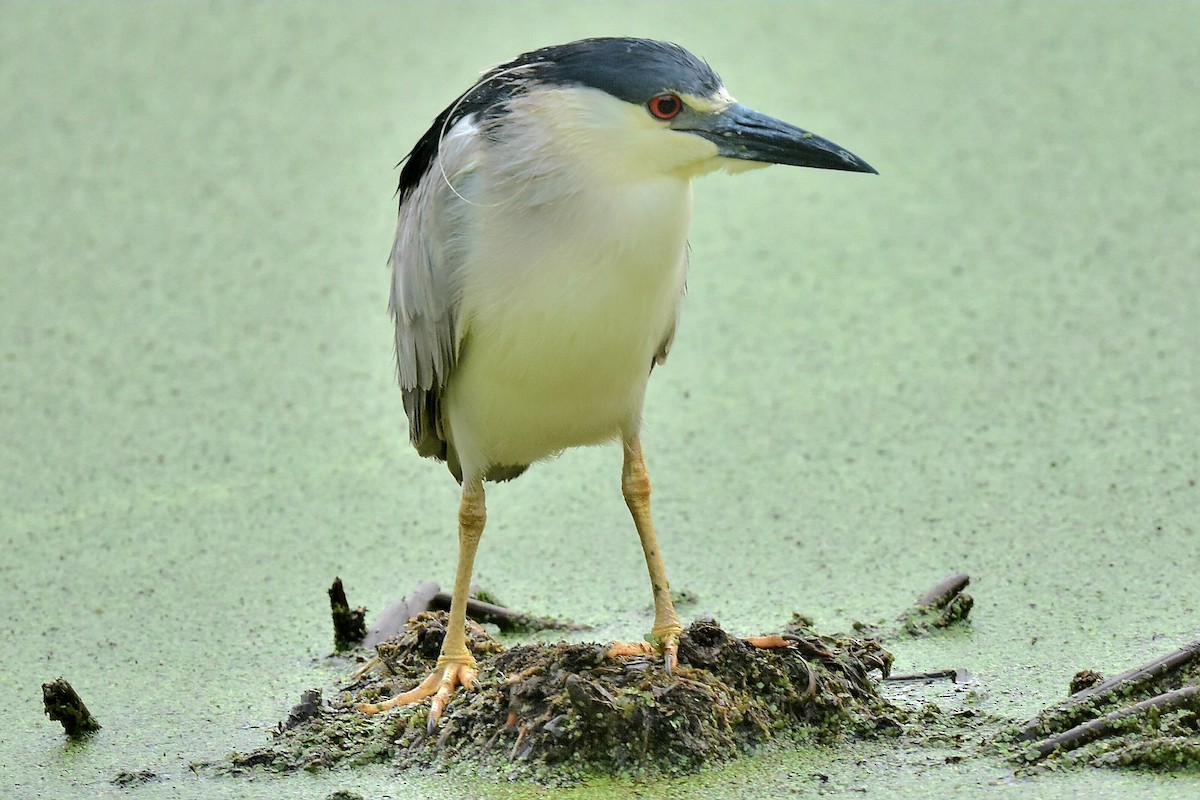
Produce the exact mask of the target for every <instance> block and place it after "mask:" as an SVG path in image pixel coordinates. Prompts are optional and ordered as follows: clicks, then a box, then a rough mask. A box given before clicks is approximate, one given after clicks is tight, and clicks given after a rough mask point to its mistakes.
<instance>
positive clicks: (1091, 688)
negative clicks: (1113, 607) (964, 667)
mask: <svg viewBox="0 0 1200 800" xmlns="http://www.w3.org/2000/svg"><path fill="white" fill-rule="evenodd" d="M1099 677H1100V676H1099V675H1097V674H1095V673H1092V672H1090V671H1085V672H1081V673H1077V674H1076V676H1075V678H1074V679H1073V680H1072V684H1071V686H1072V689H1077V691H1075V692H1074V693H1073V694H1072V695H1071V696H1070V697H1068V698H1067V699H1066V700H1065V701H1063V702H1062V703H1058V704H1056V705H1053V706H1050V707H1049V708H1046V709H1045V710H1043V711H1042V712H1041V713H1039V714H1038V715H1037V716H1035V717H1034V718H1033V719H1031V720H1028V721H1027V722H1025V723H1024V724H1022V725H1019V726H1014V727H1011V728H1009V729H1008V730H1005V731H1003V732H1002V733H1000V734H999V735H998V736H997V737H996V744H997V745H998V746H999V747H1000V748H1001V749H1002V751H1004V752H1005V753H1007V754H1008V755H1009V756H1010V757H1011V758H1012V759H1013V760H1014V761H1015V762H1016V763H1017V764H1019V765H1020V768H1021V770H1022V771H1037V770H1040V769H1046V768H1050V767H1057V766H1061V765H1082V764H1088V765H1094V766H1104V767H1132V768H1141V769H1152V770H1160V771H1161V770H1171V771H1188V772H1196V773H1200V641H1197V642H1193V643H1192V644H1190V645H1187V646H1186V647H1182V648H1180V649H1179V650H1176V651H1175V652H1173V653H1168V654H1167V655H1165V656H1162V657H1161V658H1157V659H1155V660H1153V661H1151V662H1149V663H1147V664H1143V665H1142V666H1140V667H1135V668H1133V669H1131V670H1128V671H1126V672H1123V673H1121V674H1120V675H1117V676H1116V677H1113V678H1110V679H1108V680H1099ZM1080 687H1082V688H1080Z"/></svg>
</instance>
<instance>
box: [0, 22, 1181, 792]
mask: <svg viewBox="0 0 1200 800" xmlns="http://www.w3.org/2000/svg"><path fill="white" fill-rule="evenodd" d="M602 34H635V35H646V36H654V37H659V38H669V39H674V40H676V41H679V42H680V43H682V44H684V45H686V46H688V47H689V48H690V49H692V50H693V51H694V52H696V53H698V54H700V55H701V56H703V57H705V58H707V59H708V60H709V61H710V62H711V63H712V64H713V65H714V67H716V68H717V70H718V71H720V72H721V73H722V75H723V77H724V78H725V80H726V82H727V84H728V85H729V87H730V89H731V91H732V92H733V93H734V94H736V95H737V96H738V98H739V99H740V100H742V101H743V102H745V103H746V104H748V105H751V106H753V107H756V108H759V109H760V110H762V111H765V112H767V113H771V114H774V115H776V116H780V117H784V118H786V119H789V120H790V121H792V122H795V123H797V124H799V125H802V126H804V127H806V128H810V129H812V130H814V131H816V132H817V133H819V134H822V135H825V136H828V137H829V138H832V139H833V140H834V141H837V142H839V143H840V144H842V145H844V146H846V147H848V148H850V149H851V150H853V151H854V152H856V153H858V154H859V155H861V156H862V157H863V158H865V159H867V160H868V161H870V162H871V163H872V164H874V165H875V166H876V167H878V168H879V170H880V172H881V175H880V176H879V177H878V178H875V177H868V176H859V175H845V174H841V173H823V172H816V171H800V170H789V169H784V168H774V169H771V170H767V171H763V172H756V173H753V174H750V175H744V176H738V177H728V176H714V177H710V178H706V179H704V180H703V181H701V182H700V183H698V185H697V191H696V194H697V199H696V206H697V210H696V216H695V220H694V223H693V233H692V246H693V252H692V270H691V277H690V281H689V297H688V299H687V303H686V308H685V312H684V317H683V323H682V326H681V328H680V330H679V334H678V338H677V340H676V343H675V347H674V349H673V351H672V354H671V359H670V362H669V363H668V364H667V365H666V367H664V368H663V369H661V370H656V371H655V375H654V379H653V380H652V382H651V384H652V385H651V390H650V395H649V398H648V401H647V421H646V431H645V436H644V442H645V446H646V451H647V459H648V462H649V466H650V471H651V475H652V476H653V478H654V485H655V513H656V517H657V520H658V523H659V527H660V529H661V534H660V541H661V544H662V549H663V551H664V555H665V558H666V562H667V567H668V571H669V573H670V575H671V579H672V582H673V584H674V585H675V587H677V588H679V589H685V590H687V591H689V592H691V593H693V594H695V595H697V596H698V597H699V602H698V603H697V604H696V605H695V606H694V607H692V608H690V609H688V613H689V614H691V613H710V614H713V615H715V616H716V617H717V618H718V619H719V620H720V621H721V623H722V624H723V625H724V626H726V627H727V628H729V629H732V630H735V631H740V632H744V633H755V632H760V631H764V630H772V629H776V628H778V627H779V626H780V625H781V624H782V623H783V622H784V621H786V619H787V618H788V616H789V615H790V613H791V612H792V611H793V610H802V611H804V612H806V613H808V614H810V615H812V616H813V617H815V618H816V620H817V623H818V625H819V626H820V627H822V628H824V629H830V630H833V629H837V628H844V627H845V626H846V625H848V624H849V622H850V621H851V620H855V619H862V620H868V621H872V620H876V619H879V618H881V617H885V616H891V615H892V614H894V613H896V612H897V611H899V610H900V609H902V608H904V607H905V606H907V605H908V604H909V603H911V601H912V600H913V599H914V597H915V596H916V595H917V594H918V593H919V592H920V591H922V590H923V589H925V588H926V587H927V586H929V585H931V584H932V583H933V582H935V581H936V580H937V579H939V578H941V577H943V576H944V575H946V574H948V573H950V572H953V571H955V570H964V571H966V572H968V573H969V574H970V575H971V576H972V578H973V583H972V588H971V591H972V592H973V594H974V595H975V597H976V600H977V603H976V606H975V611H974V613H973V615H972V620H973V621H972V625H971V628H970V631H969V632H968V633H965V634H958V635H953V636H949V637H943V638H940V639H929V640H923V641H919V642H913V643H910V644H904V645H902V646H900V647H898V648H897V650H896V655H897V665H896V668H897V670H898V671H909V670H916V669H932V668H939V667H946V666H954V667H965V668H967V669H969V670H970V671H971V672H972V673H973V674H975V675H976V676H977V677H978V680H979V683H978V684H976V685H975V686H973V687H972V689H973V690H974V691H975V693H976V695H977V698H978V700H977V702H978V704H979V706H980V707H981V708H982V709H983V710H985V711H988V712H990V713H994V714H998V715H1002V716H1006V717H1013V718H1019V717H1024V716H1027V715H1029V714H1031V713H1032V712H1034V711H1035V710H1036V709H1037V708H1039V707H1041V706H1042V705H1045V704H1046V703H1049V702H1051V701H1054V700H1056V699H1058V698H1059V697H1061V696H1063V695H1064V694H1065V691H1066V688H1065V687H1066V685H1067V681H1068V679H1069V677H1070V675H1071V674H1072V673H1074V672H1075V671H1076V670H1078V669H1080V668H1083V667H1090V668H1094V669H1098V670H1100V671H1102V672H1105V673H1106V674H1112V673H1115V672H1117V671H1120V670H1121V669H1124V668H1125V667H1128V666H1131V665H1133V664H1135V663H1139V662H1141V661H1144V660H1147V659H1148V658H1150V657H1152V656H1155V655H1158V654H1160V653H1163V652H1166V651H1167V650H1170V649H1172V648H1174V647H1176V646H1178V645H1179V644H1181V643H1183V642H1186V641H1190V640H1192V639H1194V638H1196V637H1197V636H1198V635H1200V623H1198V621H1197V620H1198V616H1197V608H1198V607H1200V582H1198V581H1197V580H1196V574H1197V561H1198V558H1200V556H1198V554H1200V511H1198V510H1197V509H1198V508H1200V486H1197V481H1198V480H1200V448H1198V447H1197V442H1198V441H1200V413H1198V412H1200V408H1198V403H1200V401H1198V398H1200V224H1198V219H1200V217H1198V216H1197V207H1198V206H1200V159H1198V158H1197V156H1196V146H1195V143H1196V140H1197V138H1198V136H1200V103H1197V102H1196V98H1197V80H1196V76H1197V75H1200V48H1197V47H1196V41H1197V40H1200V5H1196V4H1192V3H1155V4H1142V3H1091V2H1081V3H1055V4H1023V3H1004V4H1000V3H974V4H951V3H903V4H893V3H850V4H844V3H823V4H805V3H770V4H765V3H764V4H745V3H742V4H736V5H735V4H719V3H670V4H669V3H662V4H653V5H651V4H639V3H629V4H601V3H596V4H540V5H539V4H515V3H504V4H499V3H497V4H486V3H475V4H440V3H426V4H405V3H390V4H372V5H339V6H331V7H324V6H317V5H307V4H287V5H283V4H278V5H276V4H262V5H254V6H242V5H239V4H214V5H199V4H195V5H193V4H188V5H143V4H89V5H74V4H52V3H16V2H10V3H5V4H3V5H0V53H2V57H0V97H2V98H3V101H2V103H0V119H3V123H4V125H3V132H4V133H3V136H2V137H0V198H2V199H3V213H2V214H0V242H2V243H3V249H2V255H0V259H2V261H0V441H2V442H3V450H2V452H3V472H2V474H3V481H2V483H0V509H3V510H2V511H0V609H3V619H4V623H5V624H3V625H0V699H3V702H2V703H0V731H2V734H0V795H3V796H4V797H6V798H7V797H13V798H33V797H39V796H41V797H50V798H75V797H80V798H83V797H109V796H111V797H127V796H128V797H135V796H136V797H139V798H141V797H144V798H176V797H179V798H185V797H205V798H208V797H231V798H234V797H253V798H277V797H316V798H321V797H325V796H326V795H327V794H328V793H330V792H332V791H334V790H336V789H353V790H355V791H358V792H360V793H362V794H363V795H364V797H368V798H381V797H393V798H410V797H412V798H415V797H512V796H520V797H526V796H530V797H541V796H559V795H560V794H562V793H561V792H546V791H543V790H539V789H537V788H536V787H528V786H515V787H514V786H507V785H506V786H500V785H496V784H494V783H491V782H472V781H469V780H467V779H465V778H463V777H461V776H459V777H455V778H443V777H440V776H432V777H431V776H405V777H403V778H399V777H397V776H395V775H393V774H391V773H389V772H388V771H386V770H384V769H377V770H363V771H354V772H344V773H334V774H332V775H328V774H327V775H316V776H309V775H300V776H292V777H287V778H277V777H269V776H260V777H258V778H256V779H255V780H253V781H248V780H240V779H213V778H209V777H198V776H196V775H193V774H192V772H191V771H190V770H189V769H188V765H189V763H191V762H193V761H198V760H205V759H212V758H220V757H221V756H222V755H223V754H226V753H228V752H230V751H232V750H242V751H245V750H248V749H251V748H253V747H254V746H256V745H257V744H259V743H261V742H263V741H264V740H265V737H266V735H267V730H268V729H270V728H271V727H272V726H273V725H274V724H275V722H276V721H278V720H279V719H280V718H281V717H282V716H283V715H284V714H285V713H286V710H287V709H288V708H289V707H290V706H291V705H292V704H293V703H294V702H295V701H296V700H297V699H298V697H299V694H300V692H301V691H302V690H304V689H306V688H308V687H310V686H325V685H331V684H333V683H334V682H335V681H336V680H337V679H338V678H339V676H341V675H342V674H344V667H343V666H341V665H338V664H334V663H330V662H327V661H325V660H323V659H324V657H325V656H326V655H327V654H328V652H329V650H330V649H331V631H330V627H329V621H328V610H327V605H326V598H325V594H324V590H325V588H326V587H327V586H328V585H329V583H330V581H331V580H332V578H333V577H334V576H335V575H340V576H341V577H342V578H343V579H344V580H345V581H346V584H347V587H348V590H349V592H350V596H351V601H352V602H354V603H356V604H357V603H362V604H365V605H367V606H369V607H370V608H372V609H375V610H377V609H380V608H382V607H383V605H385V604H386V603H387V602H388V601H390V600H391V599H392V598H393V597H395V596H397V595H399V594H403V593H404V592H407V591H408V590H409V589H410V588H412V587H413V586H414V585H415V584H417V583H418V582H420V581H422V580H427V579H431V578H432V579H436V580H439V581H441V582H442V583H443V584H449V583H450V581H451V576H452V573H453V565H454V557H455V549H454V544H453V542H454V535H453V526H454V521H455V511H456V507H457V505H456V503H457V499H456V498H457V493H456V486H455V484H454V482H453V480H452V479H451V478H450V476H449V475H448V473H446V472H445V470H444V469H442V468H440V467H438V466H435V465H434V464H432V463H429V462H424V461H422V460H421V459H419V458H418V457H417V456H416V455H415V454H414V453H412V452H411V451H410V449H409V448H408V446H407V443H406V441H405V436H406V434H405V420H404V415H403V410H402V408H401V404H400V398H399V395H398V392H397V391H396V390H395V388H394V386H393V381H392V371H391V370H392V367H391V351H390V348H391V344H390V341H391V331H390V323H389V320H388V317H387V313H386V306H387V291H388V274H387V270H386V265H385V259H386V255H387V250H388V247H389V244H390V236H391V233H392V226H393V225H394V221H395V216H394V215H395V207H394V201H393V198H392V192H393V190H394V188H395V180H396V174H395V172H394V171H393V169H392V167H393V165H394V164H395V163H396V161H398V160H399V159H400V157H401V156H403V155H404V153H405V152H406V151H407V148H408V147H409V146H410V145H411V143H412V142H413V141H414V140H415V139H416V137H417V136H419V135H420V134H421V133H422V132H423V131H424V129H425V127H426V126H427V124H428V122H429V121H430V120H431V119H432V117H433V116H434V115H435V114H436V113H437V112H438V111H439V110H440V109H441V108H442V107H443V106H444V105H445V103H446V102H448V101H449V100H450V99H451V98H452V97H453V96H454V95H455V94H456V93H457V92H459V91H461V90H462V89H463V88H464V87H465V86H466V85H468V83H469V82H470V81H471V80H472V79H473V77H474V76H475V75H476V74H477V72H478V71H479V70H480V69H482V68H483V67H485V66H488V65H490V64H492V63H495V62H498V61H501V60H504V59H506V58H508V57H511V56H512V55H514V54H516V53H518V52H520V51H523V50H526V49H530V48H533V47H536V46H540V45H543V44H548V43H554V42H560V41H566V40H569V39H574V38H579V37H582V36H590V35H602ZM619 469H620V454H619V453H618V452H617V451H616V450H615V449H612V448H609V449H595V450H586V451H575V452H570V453H567V454H565V455H564V456H562V457H561V458H559V459H558V460H556V461H554V462H552V463H549V464H545V465H539V466H538V467H536V468H534V469H532V470H531V471H530V472H529V474H528V475H527V476H526V477H523V478H522V479H521V480H519V481H517V482H515V483H513V484H508V485H504V486H502V487H497V488H496V489H495V490H493V491H491V492H490V494H489V527H488V530H487V534H486V535H485V537H484V540H483V545H482V548H481V551H480V554H479V559H478V562H477V572H476V576H477V580H478V582H479V583H480V584H482V585H484V586H486V587H487V588H489V589H490V590H491V591H492V592H494V593H495V594H497V595H498V596H500V597H501V598H503V599H504V600H505V601H506V602H508V603H510V604H511V605H513V606H514V607H517V608H520V609H522V610H525V611H528V612H531V613H535V614H547V615H555V616H561V617H566V618H570V619H574V620H576V621H578V622H584V623H588V624H591V625H593V626H595V629H594V631H592V632H591V634H589V635H590V636H591V637H592V638H595V639H601V640H603V639H610V638H614V637H617V638H636V637H637V636H639V635H640V634H641V633H642V632H643V631H644V630H646V629H648V628H649V625H650V619H651V611H650V597H649V587H648V585H647V581H646V578H645V575H644V566H643V564H642V556H641V553H640V551H639V549H638V546H637V540H636V536H635V534H634V532H633V529H632V526H631V524H630V523H629V521H628V518H627V514H626V511H625V508H624V504H623V502H622V500H621V497H620V493H619ZM530 565H536V568H530ZM59 675H62V676H64V677H66V678H67V679H68V680H69V681H71V682H72V683H73V684H74V685H75V687H76V688H77V689H78V690H79V691H80V693H81V694H82V695H83V696H84V698H85V700H86V701H87V702H88V704H89V706H90V707H91V708H92V710H93V712H94V713H95V714H96V716H97V717H98V718H99V720H100V722H101V723H102V724H103V725H104V729H103V730H102V731H100V732H99V734H97V735H96V736H94V737H92V738H91V739H90V740H89V741H87V742H86V743H82V744H68V743H66V742H65V740H64V738H63V736H62V732H61V729H60V728H59V727H58V726H57V725H55V724H53V723H51V722H49V721H48V720H47V719H46V718H45V717H44V716H43V715H42V710H41V700H40V690H39V686H40V684H41V683H42V682H44V681H47V680H50V679H52V678H54V677H57V676H59ZM945 755H946V753H945V752H930V751H923V750H915V751H908V750H905V749H903V748H895V747H890V746H887V745H886V744H871V745H856V746H853V747H846V748H840V749H812V750H802V751H799V752H797V751H794V750H788V749H786V748H784V749H780V750H777V751H771V752H768V753H765V754H764V755H762V756H760V757H757V758H753V759H748V760H744V761H742V762H739V763H738V764H736V765H734V766H731V767H728V768H724V769H719V770H714V771H711V772H708V773H705V774H703V775H700V776H698V777H696V778H692V779H688V780H684V781H673V782H669V783H667V782H664V783H657V784H639V785H634V786H628V785H620V786H613V785H611V784H600V785H597V786H591V787H585V788H583V789H580V790H578V791H576V792H574V793H572V795H571V796H577V797H605V796H613V795H614V794H617V793H620V794H622V796H625V795H630V794H632V795H633V796H641V797H713V798H728V797H755V798H758V797H784V796H815V795H818V794H820V795H822V796H824V795H832V796H847V797H859V796H863V795H862V791H865V792H866V796H876V797H893V796H894V797H921V796H930V797H936V796H949V795H953V796H956V797H1007V796H1010V795H1012V794H1014V793H1020V795H1021V796H1022V797H1025V796H1047V797H1076V796H1080V795H1084V794H1086V795H1089V796H1091V797H1095V798H1105V797H1114V798H1117V797H1120V798H1128V797H1150V796H1153V797H1162V798H1188V797H1195V796H1196V794H1197V793H1198V792H1200V783H1198V782H1197V779H1196V778H1195V777H1190V778H1189V777H1175V778H1171V777H1165V778H1164V777H1152V776H1141V775H1136V774H1121V773H1115V772H1107V771H1105V772H1101V771H1083V772H1070V773H1061V774H1051V775H1047V776H1042V777H1038V778H1033V779H1019V780H1018V779H1013V778H1011V770H1010V769H1009V768H1008V767H1007V766H1006V765H1004V764H1003V763H1001V762H998V761H992V760H990V759H986V758H977V759H969V760H967V761H965V762H962V763H957V764H947V763H945ZM141 769H146V770H150V771H152V772H154V773H156V774H158V775H160V776H162V778H163V779H162V780H160V781H157V782H153V783H149V784H146V785H143V786H139V787H135V788H129V789H123V788H120V787H117V786H114V785H112V784H111V783H110V782H109V781H110V780H111V779H112V778H113V776H114V775H115V774H116V773H117V772H118V771H120V770H134V771H136V770H141ZM821 775H825V776H827V777H828V780H827V781H826V780H822V779H821V778H820V776H821Z"/></svg>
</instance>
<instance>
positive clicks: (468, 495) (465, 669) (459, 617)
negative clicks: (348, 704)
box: [358, 478, 487, 730]
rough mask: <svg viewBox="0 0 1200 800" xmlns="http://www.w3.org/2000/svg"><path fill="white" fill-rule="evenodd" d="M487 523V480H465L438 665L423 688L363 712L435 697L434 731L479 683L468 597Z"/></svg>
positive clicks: (431, 719)
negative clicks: (457, 696)
mask: <svg viewBox="0 0 1200 800" xmlns="http://www.w3.org/2000/svg"><path fill="white" fill-rule="evenodd" d="M486 521H487V508H486V505H485V501H484V494H483V481H482V480H481V479H478V478H476V479H473V480H468V481H465V482H464V483H463V490H462V503H461V504H460V505H459V508H458V570H457V572H456V573H455V576H454V593H453V594H452V595H451V598H450V620H449V622H448V623H447V625H446V638H445V639H444V640H443V641H442V652H441V654H440V655H439V656H438V661H437V666H436V667H435V668H434V670H433V672H431V673H429V676H428V677H426V678H425V680H424V681H422V682H421V684H420V685H419V686H417V687H415V688H413V689H410V690H408V691H407V692H404V693H402V694H398V695H396V696H395V697H393V698H391V699H390V700H385V701H384V702H382V703H362V704H360V705H359V706H358V709H359V710H360V711H363V712H365V713H367V714H377V713H379V712H380V711H386V710H388V709H389V708H395V707H396V706H403V705H409V704H412V703H417V702H420V701H421V700H424V699H425V698H426V697H432V698H433V700H432V701H431V703H430V707H429V728H430V730H432V729H433V728H435V727H436V726H437V724H438V721H439V720H440V719H441V717H442V710H443V709H445V707H446V703H448V702H450V698H451V697H452V696H453V695H454V690H455V689H457V688H458V687H459V686H474V685H476V684H477V683H478V678H477V672H476V664H475V657H474V656H472V655H471V651H470V650H468V649H467V632H466V629H467V596H468V594H469V593H470V586H471V572H472V570H473V569H474V567H475V550H476V549H477V548H478V547H479V538H480V537H481V536H482V535H483V525H484V523H485V522H486Z"/></svg>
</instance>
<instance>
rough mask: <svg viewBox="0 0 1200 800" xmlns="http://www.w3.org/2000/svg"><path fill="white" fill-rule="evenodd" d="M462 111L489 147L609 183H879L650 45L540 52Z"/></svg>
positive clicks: (684, 54)
mask: <svg viewBox="0 0 1200 800" xmlns="http://www.w3.org/2000/svg"><path fill="white" fill-rule="evenodd" d="M473 93H474V95H473ZM489 99H490V100H492V101H493V104H492V105H490V106H485V105H484V104H485V103H487V102H488V101H489ZM463 100H464V101H466V102H467V103H468V104H470V105H473V106H475V107H477V108H479V110H480V111H481V112H482V114H481V117H482V118H483V119H488V120H490V122H489V123H486V124H485V129H486V130H487V131H488V135H489V136H490V137H491V138H493V139H494V140H496V141H498V142H500V143H502V144H512V145H514V146H515V147H519V148H521V150H522V151H523V152H526V153H540V154H542V155H543V156H544V157H545V159H546V160H548V161H550V162H555V163H559V164H572V165H578V166H581V167H585V168H587V171H588V172H595V173H599V174H603V175H604V176H606V177H607V178H609V179H614V180H621V179H625V178H628V179H636V178H637V177H638V176H645V177H654V176H656V175H677V176H681V177H692V176H695V175H700V174H703V173H706V172H711V171H713V170H716V169H726V170H729V171H739V170H742V169H747V168H750V167H753V166H765V165H767V164H790V165H793V166H798V167H814V168H817V169H836V170H847V171H851V172H872V173H873V172H875V169H874V168H873V167H871V165H870V164H868V163H866V162H865V161H863V160H862V159H861V158H859V157H858V156H856V155H854V154H853V153H851V152H849V151H848V150H846V149H845V148H843V147H840V146H839V145H836V144H834V143H833V142H831V141H829V140H827V139H823V138H821V137H820V136H817V135H815V134H812V133H810V132H808V131H806V130H803V129H802V128H798V127H796V126H794V125H791V124H789V123H787V122H783V121H782V120H778V119H775V118H773V117H769V116H767V115H765V114H760V113H759V112H757V111H754V110H752V109H749V108H747V107H746V106H743V105H741V104H740V103H738V102H737V101H736V100H734V98H733V97H732V95H730V94H729V92H728V91H727V90H726V89H725V85H724V84H723V83H722V81H721V79H720V78H719V77H718V76H717V74H716V73H715V72H713V70H712V69H711V68H710V67H709V66H708V65H707V64H706V63H704V62H703V61H701V60H700V59H698V58H696V57H695V56H694V55H692V54H691V53H689V52H688V51H687V50H685V49H683V48H682V47H679V46H678V45H674V44H668V43H666V42H659V41H654V40H649V39H627V38H602V39H585V40H582V41H578V42H572V43H570V44H565V45H558V46H554V47H546V48H543V49H541V50H535V51H533V52H530V53H526V54H524V55H522V56H519V57H518V58H516V59H514V60H513V61H510V62H508V63H507V64H502V65H500V66H499V67H496V68H495V69H493V70H491V71H489V72H488V73H487V74H485V75H484V76H483V78H481V79H480V82H479V83H478V84H476V86H475V87H474V88H473V89H472V90H471V91H469V92H468V93H467V94H466V95H464V97H463ZM522 160H524V159H522Z"/></svg>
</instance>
